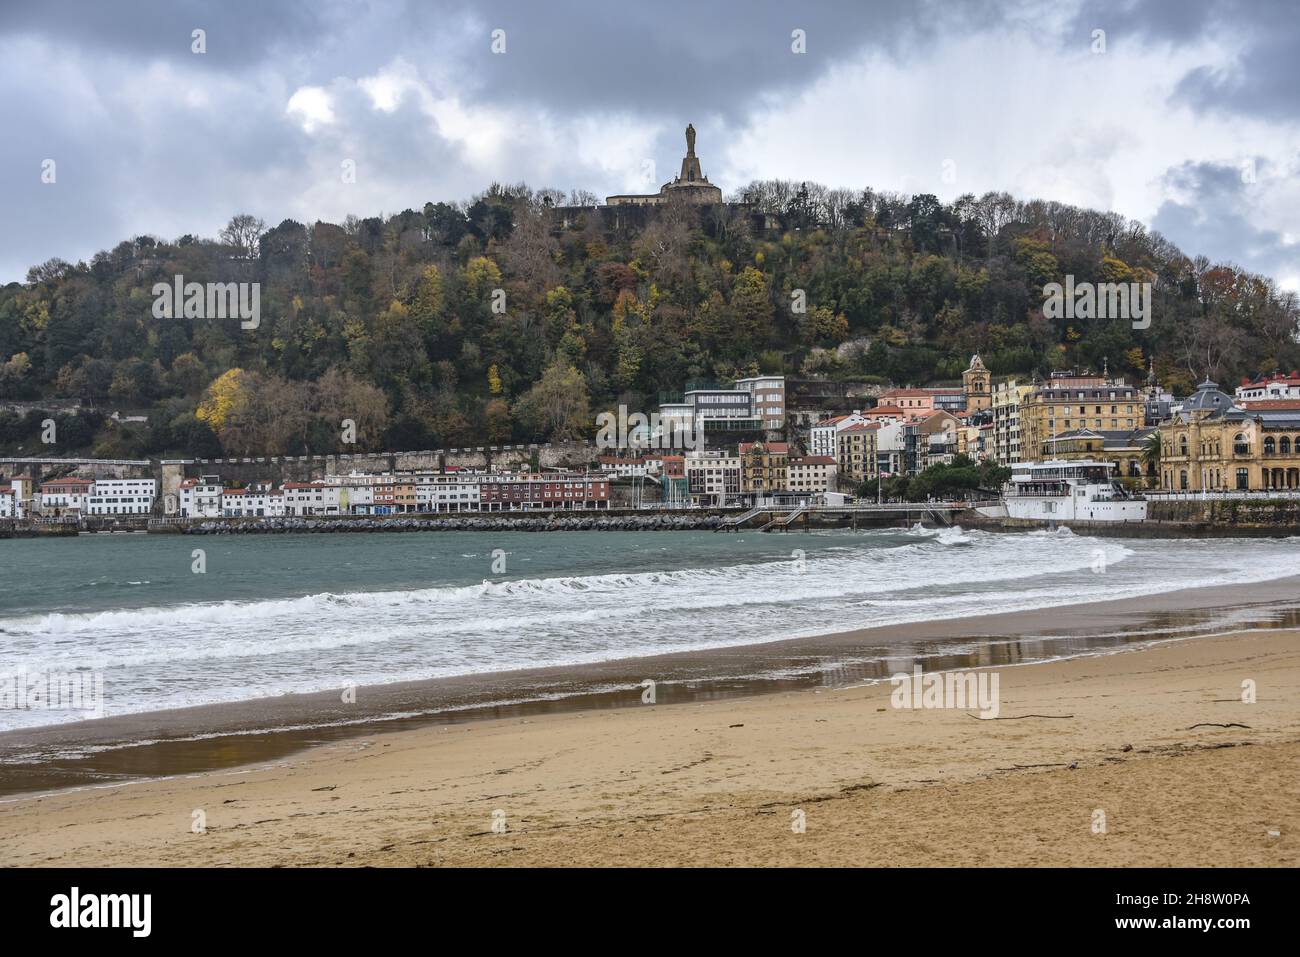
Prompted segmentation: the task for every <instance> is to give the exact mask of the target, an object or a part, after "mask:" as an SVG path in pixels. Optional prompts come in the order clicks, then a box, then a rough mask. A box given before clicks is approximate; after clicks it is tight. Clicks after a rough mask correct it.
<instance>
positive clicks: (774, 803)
mask: <svg viewBox="0 0 1300 957" xmlns="http://www.w3.org/2000/svg"><path fill="white" fill-rule="evenodd" d="M997 671H998V674H999V676H1000V698H1001V707H1000V712H999V717H998V719H997V720H981V719H977V718H975V717H973V716H972V714H971V713H968V712H967V711H961V710H950V709H932V710H924V709H917V710H903V709H898V708H894V707H892V706H891V704H890V692H891V690H892V689H891V686H890V685H889V684H888V683H883V684H882V683H876V684H859V685H853V686H848V687H843V688H826V689H805V690H799V691H792V692H783V693H776V694H767V695H761V696H757V697H740V698H728V699H723V700H717V701H703V702H692V703H682V704H655V705H644V706H638V707H632V708H623V709H607V710H584V711H575V712H571V713H561V714H542V715H535V716H532V717H513V718H506V719H497V720H484V721H475V722H469V723H464V724H456V725H443V726H428V727H421V728H416V729H413V730H406V731H398V732H394V733H384V734H368V735H365V736H363V737H357V738H351V739H345V740H340V741H335V742H331V743H328V744H324V745H321V746H317V747H314V748H311V749H308V750H306V751H302V752H299V753H296V754H294V755H291V756H288V757H285V758H281V759H277V760H274V761H271V762H264V763H261V764H257V765H253V766H248V767H241V768H237V769H232V770H222V771H214V772H209V773H204V774H197V775H188V776H184V777H176V778H168V779H163V780H152V781H144V782H135V783H129V784H122V785H114V786H101V787H96V788H91V789H82V790H75V791H65V792H62V793H51V794H44V795H39V796H28V797H17V798H10V799H8V800H6V801H5V803H3V804H0V861H3V863H5V864H8V865H29V866H70V865H76V866H94V865H175V866H192V865H217V866H230V865H289V866H320V865H339V864H342V865H359V866H360V865H370V866H383V865H407V866H411V865H431V866H448V865H509V866H528V865H559V866H565V865H587V864H590V865H628V866H662V865H862V866H917V865H994V866H1012V865H1089V866H1092V865H1098V866H1101V865H1105V866H1129V865H1156V866H1165V865H1184V866H1227V865H1246V866H1294V865H1296V864H1297V863H1298V862H1300V843H1298V840H1297V836H1296V830H1297V828H1300V801H1297V793H1296V780H1297V774H1296V772H1297V770H1300V635H1298V634H1297V633H1296V632H1294V631H1291V630H1271V631H1270V630H1261V631H1252V632H1245V633H1239V634H1230V635H1222V636H1215V637H1205V638H1195V639H1187V640H1177V641H1166V642H1162V643H1159V644H1156V645H1153V646H1150V647H1146V648H1142V649H1138V650H1132V651H1127V652H1122V653H1116V654H1106V655H1098V656H1089V657H1079V658H1072V659H1069V660H1063V661H1055V662H1047V663H1041V664H1030V665H1021V666H1011V667H1001V668H998V669H997ZM1246 679H1250V680H1252V681H1254V682H1255V683H1256V686H1257V689H1258V700H1257V702H1256V703H1253V704H1248V703H1243V702H1242V700H1241V689H1242V682H1243V680H1246ZM1098 812H1100V814H1102V815H1104V832H1100V828H1099V827H1098V824H1099V823H1100V822H1101V820H1102V818H1101V817H1100V816H1099V813H1098ZM800 818H802V821H803V823H804V830H803V833H796V832H795V830H796V829H795V827H793V825H795V824H797V823H798V821H799V819H800ZM196 821H197V822H199V823H202V824H203V825H204V827H203V830H202V833H195V832H194V831H195V828H196V823H195V822H196ZM494 822H495V828H494Z"/></svg>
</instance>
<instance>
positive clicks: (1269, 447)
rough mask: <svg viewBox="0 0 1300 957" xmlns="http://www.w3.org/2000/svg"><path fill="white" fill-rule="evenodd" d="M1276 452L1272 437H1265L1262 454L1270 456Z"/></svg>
mask: <svg viewBox="0 0 1300 957" xmlns="http://www.w3.org/2000/svg"><path fill="white" fill-rule="evenodd" d="M1276 451H1277V445H1276V443H1274V441H1273V436H1271V435H1270V436H1267V437H1266V438H1265V439H1264V454H1265V455H1272V454H1274V453H1275V452H1276Z"/></svg>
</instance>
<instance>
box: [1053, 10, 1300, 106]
mask: <svg viewBox="0 0 1300 957" xmlns="http://www.w3.org/2000/svg"><path fill="white" fill-rule="evenodd" d="M1097 28H1100V29H1104V30H1105V31H1106V42H1107V45H1108V46H1111V47H1114V46H1116V45H1121V44H1123V43H1125V42H1127V41H1128V40H1129V39H1130V38H1137V39H1139V40H1142V41H1144V42H1147V43H1156V44H1169V45H1177V44H1183V43H1192V42H1196V41H1199V40H1203V39H1209V40H1229V41H1234V42H1237V43H1240V44H1241V47H1242V50H1241V54H1240V56H1239V58H1238V60H1237V62H1236V63H1234V64H1233V65H1232V66H1231V67H1230V68H1228V69H1226V70H1222V71H1220V70H1216V69H1213V68H1211V67H1209V66H1200V67H1196V68H1194V69H1192V70H1190V71H1188V73H1187V74H1186V75H1185V76H1184V77H1183V78H1182V80H1181V81H1180V82H1179V84H1178V86H1177V88H1176V89H1175V91H1174V93H1173V96H1172V100H1173V102H1174V103H1175V104H1185V105H1187V106H1190V107H1192V108H1193V109H1196V110H1201V111H1220V112H1229V113H1240V114H1245V115H1251V116H1260V117H1265V118H1283V119H1295V118H1297V117H1300V100H1297V98H1296V96H1295V91H1296V89H1297V88H1300V15H1297V7H1296V4H1295V2H1294V0H1249V2H1247V0H1146V2H1141V3H1134V2H1131V0H1088V2H1086V3H1084V4H1083V6H1082V7H1081V8H1080V9H1079V12H1078V14H1077V15H1076V17H1075V18H1074V22H1073V24H1072V26H1071V28H1070V31H1068V32H1072V33H1078V34H1080V35H1084V36H1086V35H1087V33H1088V31H1091V30H1092V29H1097Z"/></svg>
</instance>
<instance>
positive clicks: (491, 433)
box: [483, 399, 514, 445]
mask: <svg viewBox="0 0 1300 957" xmlns="http://www.w3.org/2000/svg"><path fill="white" fill-rule="evenodd" d="M483 418H484V421H485V423H486V425H487V437H488V441H489V442H491V443H492V444H494V445H499V444H501V443H503V442H509V441H510V439H511V438H512V437H513V435H514V425H513V423H511V421H510V406H509V405H508V404H507V403H506V400H505V399H492V400H491V401H490V402H488V404H487V405H486V406H485V407H484V410H483Z"/></svg>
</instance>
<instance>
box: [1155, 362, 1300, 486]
mask: <svg viewBox="0 0 1300 957" xmlns="http://www.w3.org/2000/svg"><path fill="white" fill-rule="evenodd" d="M1247 401H1252V402H1253V404H1252V406H1251V407H1249V408H1242V407H1240V406H1238V405H1236V404H1235V403H1234V402H1233V401H1232V398H1231V397H1230V396H1228V395H1227V394H1226V393H1224V392H1222V391H1221V390H1220V389H1219V386H1218V384H1217V383H1215V382H1211V381H1210V380H1209V379H1206V380H1205V381H1204V382H1202V383H1201V384H1200V386H1198V387H1197V389H1196V391H1195V392H1194V393H1193V394H1192V395H1190V396H1188V397H1187V398H1186V399H1184V400H1183V401H1182V402H1181V403H1179V404H1178V406H1177V407H1176V409H1175V412H1174V414H1173V416H1172V417H1171V418H1170V419H1169V420H1168V421H1166V422H1162V423H1161V424H1160V428H1159V433H1160V444H1161V448H1160V469H1161V488H1162V489H1165V490H1168V491H1201V490H1206V491H1271V490H1277V489H1297V488H1300V401H1296V400H1278V399H1274V400H1247ZM1261 406H1263V407H1261Z"/></svg>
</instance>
